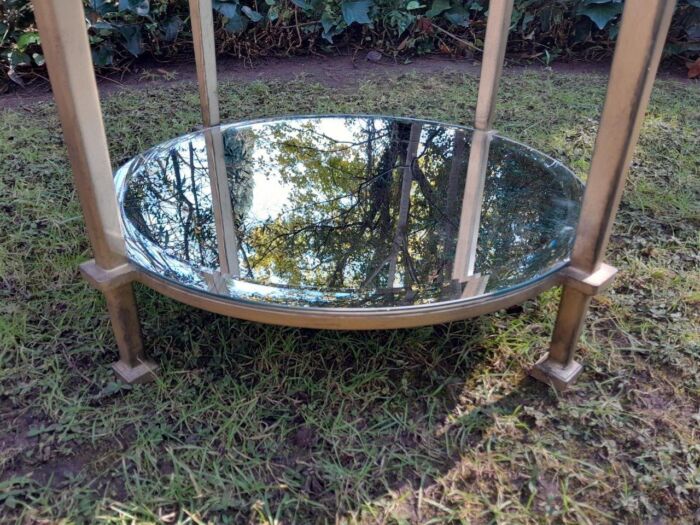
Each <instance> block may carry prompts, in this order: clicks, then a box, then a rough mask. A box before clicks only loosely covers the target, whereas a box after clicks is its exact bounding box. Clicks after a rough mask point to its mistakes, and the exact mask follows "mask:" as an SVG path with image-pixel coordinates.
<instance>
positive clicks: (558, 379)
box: [529, 354, 583, 392]
mask: <svg viewBox="0 0 700 525" xmlns="http://www.w3.org/2000/svg"><path fill="white" fill-rule="evenodd" d="M582 370H583V366H581V364H580V363H577V362H576V361H572V362H571V363H570V364H569V365H568V366H562V365H561V364H560V363H557V362H556V361H552V360H551V359H549V354H545V355H543V356H542V357H541V358H540V360H539V361H537V363H535V366H533V367H532V368H531V369H530V372H529V373H530V376H532V377H534V378H535V379H537V380H538V381H542V382H543V383H547V384H548V385H551V386H553V387H554V388H556V389H557V390H558V391H559V392H563V391H564V390H566V389H567V388H569V386H571V385H572V384H573V383H574V381H576V378H577V377H578V375H579V374H580V373H581V371H582Z"/></svg>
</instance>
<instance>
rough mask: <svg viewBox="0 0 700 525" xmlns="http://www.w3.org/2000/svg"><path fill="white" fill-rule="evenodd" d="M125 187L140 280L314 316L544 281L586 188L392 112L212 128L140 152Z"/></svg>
mask: <svg viewBox="0 0 700 525" xmlns="http://www.w3.org/2000/svg"><path fill="white" fill-rule="evenodd" d="M470 154H471V162H470ZM115 183H116V186H117V193H118V198H119V204H120V207H121V213H122V222H123V228H124V232H125V236H126V241H127V255H128V258H129V259H130V261H131V262H132V263H134V264H135V265H136V266H138V267H139V268H140V269H141V270H143V271H145V272H147V273H148V274H151V275H153V276H155V277H158V278H159V279H162V280H165V281H167V282H168V283H169V284H174V285H176V286H179V287H184V288H186V289H189V290H194V291H196V292H197V293H199V294H202V295H212V296H215V297H216V298H219V299H223V300H225V301H232V302H236V303H246V304H249V305H250V304H252V305H255V304H258V305H261V304H264V305H268V306H269V305H273V306H277V307H280V308H283V307H287V308H302V309H308V308H324V309H351V308H352V309H356V308H367V309H372V308H381V309H385V308H387V307H402V306H419V305H434V304H436V303H442V302H447V301H461V302H465V303H466V302H469V301H474V300H476V299H479V298H483V297H484V296H488V295H498V294H503V293H506V292H508V291H511V290H514V289H517V288H519V287H524V286H527V285H529V284H533V283H536V282H538V281H540V280H542V279H544V278H546V277H547V276H550V275H551V274H552V273H553V272H556V271H557V270H559V269H561V268H562V267H563V266H564V265H566V263H567V262H568V258H569V254H570V251H571V248H572V244H573V239H574V233H575V228H576V223H577V220H578V214H579V209H580V202H581V198H582V194H583V186H582V184H581V182H580V181H579V180H578V179H577V178H576V177H575V176H574V174H573V173H572V172H571V171H570V170H568V169H567V168H566V167H565V166H563V165H562V164H561V163H559V162H558V161H556V160H554V159H552V158H550V157H548V156H546V155H544V154H542V153H539V152H537V151H535V150H533V149H531V148H529V147H527V146H524V145H522V144H519V143H516V142H513V141H510V140H508V139H505V138H502V137H500V136H493V135H490V134H485V133H483V132H478V131H473V130H471V129H469V128H464V127H459V126H454V125H447V124H440V123H436V122H430V121H423V120H415V119H408V118H393V117H381V116H311V117H289V118H279V119H274V120H265V121H255V122H247V123H239V124H231V125H226V126H220V127H215V128H209V129H205V130H203V131H198V132H196V133H192V134H189V135H186V136H182V137H179V138H177V139H175V140H172V141H170V142H167V143H164V144H160V145H158V146H156V147H154V148H152V149H150V150H148V151H147V152H145V153H143V154H141V155H139V156H137V157H135V158H134V159H132V160H131V161H129V162H128V163H127V164H126V165H124V166H123V167H122V168H120V169H119V170H118V171H117V173H116V177H115Z"/></svg>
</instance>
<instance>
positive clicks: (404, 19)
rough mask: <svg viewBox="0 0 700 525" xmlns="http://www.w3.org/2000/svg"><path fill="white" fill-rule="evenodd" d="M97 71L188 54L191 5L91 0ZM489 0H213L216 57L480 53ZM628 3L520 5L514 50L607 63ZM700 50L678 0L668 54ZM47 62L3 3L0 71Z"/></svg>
mask: <svg viewBox="0 0 700 525" xmlns="http://www.w3.org/2000/svg"><path fill="white" fill-rule="evenodd" d="M84 4H85V15H86V19H87V21H88V26H89V34H90V43H91V45H92V49H93V59H94V62H95V65H96V66H97V67H100V68H109V67H123V66H124V65H125V64H126V63H128V62H129V61H130V60H133V59H134V58H135V57H139V56H142V55H144V54H146V55H151V56H155V57H164V56H169V55H173V54H175V53H178V52H191V49H190V48H191V36H190V29H189V27H188V23H189V18H188V10H187V0H150V1H149V0H84ZM487 6H488V2H487V1H486V0H215V1H214V9H215V11H216V12H217V13H218V16H217V19H216V24H217V42H218V46H219V51H220V52H221V53H227V54H231V55H235V56H239V57H255V56H263V55H268V56H269V55H274V54H292V53H293V54H302V53H309V52H331V53H332V52H336V51H337V50H338V49H341V48H347V47H349V46H350V47H361V48H365V49H369V48H372V49H378V50H381V51H382V52H384V53H386V54H389V55H393V56H396V55H404V54H405V55H410V54H423V53H430V52H441V53H446V54H452V55H465V54H469V53H472V52H478V49H479V48H480V46H481V45H482V42H481V40H482V38H483V33H484V28H485V18H486V9H487ZM622 6H623V0H516V2H515V9H514V13H513V22H512V33H511V38H510V42H509V47H510V50H511V52H514V53H518V54H519V55H520V56H523V57H524V58H528V59H538V60H542V61H544V62H550V61H552V60H554V59H556V58H558V57H561V56H569V57H570V56H576V57H581V58H586V59H596V58H601V57H604V56H608V55H609V54H610V53H611V50H612V46H613V43H614V40H615V37H616V36H617V32H618V24H619V18H620V17H619V15H620V12H621V11H622ZM698 51H700V0H679V4H678V7H677V10H676V15H675V17H674V21H673V25H672V29H671V35H670V39H669V43H668V45H667V48H666V54H667V56H668V55H672V56H682V57H684V58H686V59H688V58H694V57H695V56H697V54H698ZM42 65H43V56H42V54H41V42H40V38H39V35H38V33H37V32H36V27H35V25H34V20H33V14H32V10H31V6H30V2H29V0H4V1H1V0H0V69H1V70H2V71H3V74H4V75H5V78H7V75H8V74H9V76H10V77H11V78H13V79H17V78H19V77H20V76H21V75H22V74H26V73H27V72H30V71H32V70H33V69H34V68H36V67H41V66H42Z"/></svg>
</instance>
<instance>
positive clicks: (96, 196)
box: [32, 0, 155, 382]
mask: <svg viewBox="0 0 700 525" xmlns="http://www.w3.org/2000/svg"><path fill="white" fill-rule="evenodd" d="M32 4H33V6H34V15H35V19H36V23H37V26H38V28H39V31H40V34H41V43H42V49H43V52H44V56H45V58H46V66H47V68H48V70H49V77H50V79H51V87H52V89H53V95H54V99H55V101H56V107H57V108H58V114H59V117H60V119H61V124H62V127H63V135H64V140H65V143H66V146H67V148H68V157H69V159H70V163H71V167H72V169H73V178H74V181H75V187H76V189H77V192H78V197H79V199H80V204H81V206H82V209H83V215H84V217H85V226H86V228H87V231H88V236H89V238H90V244H91V245H92V250H93V253H94V256H95V261H94V263H89V264H88V265H86V268H87V270H86V269H85V268H83V271H84V272H87V273H89V272H90V271H93V273H95V274H100V275H107V276H110V275H112V276H114V275H120V280H119V283H118V284H114V285H110V284H109V283H108V282H106V284H105V286H104V287H102V288H101V290H102V291H103V293H104V295H105V298H106V300H107V307H108V310H109V313H110V318H111V321H112V328H113V330H114V335H115V339H116V341H117V346H118V347H119V356H120V360H119V361H118V362H117V363H116V364H115V365H114V366H115V370H116V371H117V373H118V374H119V375H120V376H121V377H122V378H123V379H125V380H127V381H129V382H139V381H141V382H142V381H145V380H148V379H150V378H152V377H153V375H152V372H153V370H154V369H155V365H153V364H152V363H150V362H148V361H147V360H146V358H145V355H144V351H143V343H142V341H141V328H140V326H139V320H138V312H137V309H136V302H135V300H134V294H133V289H132V286H131V283H130V282H128V280H127V282H124V279H123V275H124V273H125V272H126V271H127V269H128V264H127V261H126V257H125V245H124V237H123V234H122V231H121V227H120V224H119V208H118V204H117V198H116V193H115V188H114V181H113V178H112V168H111V163H110V159H109V152H108V150H107V138H106V136H105V130H104V124H103V121H102V109H101V107H100V101H99V95H98V92H97V84H96V81H95V75H94V73H93V65H92V58H91V54H90V46H89V43H88V37H87V27H86V25H85V15H84V13H83V4H82V2H81V0H33V2H32ZM91 269H92V270H91Z"/></svg>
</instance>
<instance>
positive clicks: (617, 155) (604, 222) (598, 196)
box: [531, 0, 676, 389]
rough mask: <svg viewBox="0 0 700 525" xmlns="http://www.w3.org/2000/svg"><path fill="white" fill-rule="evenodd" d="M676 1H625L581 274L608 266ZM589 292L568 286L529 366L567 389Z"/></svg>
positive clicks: (582, 227) (583, 234) (579, 241)
mask: <svg viewBox="0 0 700 525" xmlns="http://www.w3.org/2000/svg"><path fill="white" fill-rule="evenodd" d="M675 4H676V2H675V0H627V1H626V2H625V8H624V12H623V15H622V25H621V27H620V34H619V36H618V40H617V45H616V49H615V57H614V59H613V63H612V69H611V71H610V80H609V83H608V92H607V95H606V99H605V106H604V108H603V114H602V117H601V119H600V128H599V131H598V137H597V138H596V144H595V148H594V151H593V159H592V161H591V169H590V174H589V176H588V181H587V184H586V192H585V195H584V198H583V204H582V208H581V217H580V219H579V224H578V229H577V232H576V243H575V245H574V249H573V254H572V257H571V267H572V269H573V271H574V272H576V273H579V274H581V275H588V276H593V277H595V276H596V273H600V274H602V273H605V271H606V269H605V268H602V260H603V256H604V255H605V248H606V247H607V244H608V241H609V239H610V232H611V230H612V227H613V223H614V221H615V215H616V214H617V209H618V206H619V204H620V199H621V197H622V190H623V186H624V183H625V176H626V174H627V171H628V168H629V165H630V163H631V160H632V153H633V152H634V148H635V146H636V144H637V140H638V138H639V131H640V127H641V124H642V121H643V120H644V113H645V111H646V108H647V105H648V103H649V97H650V95H651V89H652V86H653V84H654V78H655V77H656V71H657V69H658V66H659V60H660V58H661V53H662V51H663V46H664V43H665V41H666V35H667V33H668V28H669V25H670V23H671V16H672V15H673V11H674V8H675ZM593 280H596V279H593ZM601 280H602V279H601ZM590 295H591V294H590V293H586V292H585V291H582V289H581V287H580V286H576V283H570V284H566V285H565V286H564V290H563V293H562V298H561V303H560V305H559V314H558V316H557V321H556V324H555V327H554V334H553V337H552V343H551V346H550V348H549V352H548V354H546V355H545V356H544V357H543V358H542V359H541V360H540V361H539V362H538V363H537V364H536V365H535V367H534V368H533V369H532V371H531V374H532V375H533V376H534V377H535V378H537V379H539V380H542V381H545V382H548V383H551V384H552V385H554V386H555V387H556V388H558V389H564V388H566V387H567V386H568V385H569V384H571V383H572V382H573V381H574V380H575V378H576V376H577V375H578V374H579V373H580V371H581V365H580V364H578V363H577V362H576V361H574V354H575V352H576V346H577V341H578V337H579V335H580V333H581V330H582V327H583V323H584V319H585V316H586V313H587V310H588V305H589V303H590Z"/></svg>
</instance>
